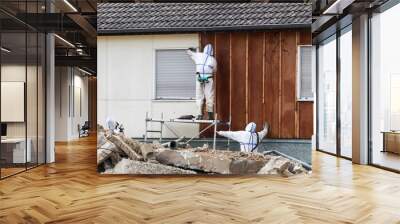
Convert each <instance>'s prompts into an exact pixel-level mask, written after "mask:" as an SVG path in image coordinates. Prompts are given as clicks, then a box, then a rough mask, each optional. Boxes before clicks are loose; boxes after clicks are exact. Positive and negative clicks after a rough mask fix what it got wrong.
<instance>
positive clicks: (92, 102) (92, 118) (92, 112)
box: [88, 77, 97, 131]
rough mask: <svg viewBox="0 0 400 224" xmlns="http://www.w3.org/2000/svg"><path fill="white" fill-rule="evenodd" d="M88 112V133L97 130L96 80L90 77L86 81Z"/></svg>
mask: <svg viewBox="0 0 400 224" xmlns="http://www.w3.org/2000/svg"><path fill="white" fill-rule="evenodd" d="M88 93H89V94H88V102H89V105H88V110H89V123H90V131H96V130H97V78H96V77H90V78H89V80H88Z"/></svg>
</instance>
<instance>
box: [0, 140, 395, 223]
mask: <svg viewBox="0 0 400 224" xmlns="http://www.w3.org/2000/svg"><path fill="white" fill-rule="evenodd" d="M56 156H57V163H55V164H52V165H48V166H41V167H39V168H36V169H33V170H29V171H28V172H26V173H22V174H19V175H17V176H13V177H10V178H8V179H5V180H2V181H0V223H43V222H48V223H174V224H175V223H219V224H225V223H374V224H375V223H385V224H386V223H400V175H399V174H395V173H391V172H387V171H384V170H380V169H377V168H374V167H369V166H358V165H352V164H351V163H350V162H349V161H347V160H343V159H337V158H335V157H333V156H329V155H326V154H323V153H317V152H315V153H314V154H313V164H314V171H313V174H312V175H310V176H297V177H294V178H281V177H243V178H239V177H229V178H212V177H190V178H187V177H186V178H185V177H182V178H179V177H152V178H149V177H133V176H100V175H98V174H97V173H96V168H95V166H96V165H95V161H96V149H95V138H86V139H85V140H82V141H79V142H72V143H70V144H58V145H57V154H56Z"/></svg>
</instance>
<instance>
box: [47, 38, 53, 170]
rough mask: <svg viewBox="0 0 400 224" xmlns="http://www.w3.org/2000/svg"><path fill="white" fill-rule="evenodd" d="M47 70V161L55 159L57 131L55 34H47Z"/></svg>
mask: <svg viewBox="0 0 400 224" xmlns="http://www.w3.org/2000/svg"><path fill="white" fill-rule="evenodd" d="M46 38H47V42H46V45H47V52H46V57H47V58H46V60H47V68H46V69H47V71H46V87H47V89H46V97H47V98H46V116H47V117H46V145H47V148H46V163H52V162H54V161H55V149H54V133H55V96H54V95H55V72H54V67H55V56H54V48H55V44H54V35H53V34H47V37H46Z"/></svg>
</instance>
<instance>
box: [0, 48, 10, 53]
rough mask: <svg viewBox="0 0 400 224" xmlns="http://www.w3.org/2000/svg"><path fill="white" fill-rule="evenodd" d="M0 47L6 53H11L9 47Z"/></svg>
mask: <svg viewBox="0 0 400 224" xmlns="http://www.w3.org/2000/svg"><path fill="white" fill-rule="evenodd" d="M0 49H1V51H4V52H6V53H11V50H9V49H7V48H5V47H1V48H0Z"/></svg>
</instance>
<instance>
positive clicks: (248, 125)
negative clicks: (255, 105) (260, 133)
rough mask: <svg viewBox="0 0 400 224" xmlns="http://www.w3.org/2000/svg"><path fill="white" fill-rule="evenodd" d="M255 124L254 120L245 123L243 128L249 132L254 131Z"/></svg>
mask: <svg viewBox="0 0 400 224" xmlns="http://www.w3.org/2000/svg"><path fill="white" fill-rule="evenodd" d="M256 126H257V125H256V124H255V123H254V122H250V123H248V124H247V125H246V128H245V130H246V131H248V132H251V133H255V132H256Z"/></svg>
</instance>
